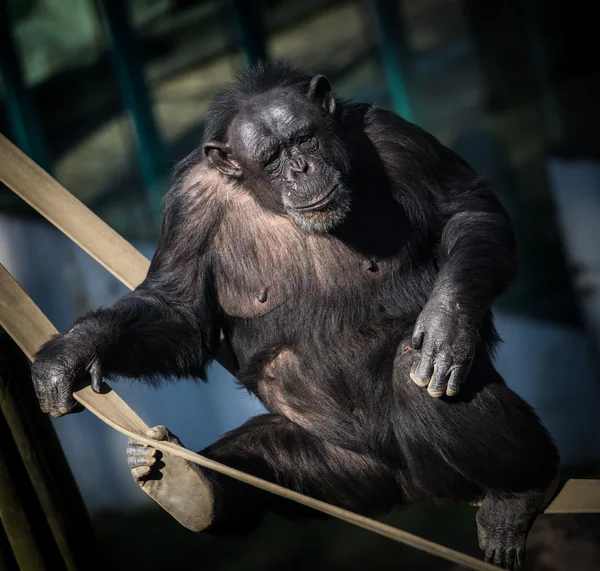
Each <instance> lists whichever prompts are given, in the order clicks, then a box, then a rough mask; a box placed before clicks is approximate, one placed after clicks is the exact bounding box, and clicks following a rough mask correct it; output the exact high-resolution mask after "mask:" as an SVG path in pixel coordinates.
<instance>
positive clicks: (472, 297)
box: [411, 180, 516, 396]
mask: <svg viewBox="0 0 600 571" xmlns="http://www.w3.org/2000/svg"><path fill="white" fill-rule="evenodd" d="M449 194H450V196H448V197H447V198H446V200H447V203H446V205H445V206H446V210H449V211H450V212H449V213H448V214H447V215H446V217H445V219H444V222H443V226H442V233H441V238H440V241H439V253H438V260H437V262H438V268H439V271H438V275H437V278H436V280H435V285H434V288H433V291H432V293H431V295H430V296H429V300H428V301H427V303H426V305H425V307H424V308H423V311H422V312H421V314H420V315H419V317H418V319H417V322H416V324H415V328H414V331H413V341H412V342H413V347H414V348H415V349H420V351H421V355H420V360H419V361H417V362H416V363H415V364H414V366H413V369H412V371H411V377H412V378H413V380H414V381H415V382H416V383H417V384H419V385H420V386H428V392H429V394H431V395H432V396H442V395H443V394H444V393H445V394H447V395H448V396H454V395H455V394H456V393H457V392H458V390H459V388H460V385H461V383H462V382H463V381H464V380H465V378H466V376H467V374H468V372H469V369H470V366H471V362H472V359H473V356H474V354H475V349H476V347H477V345H478V343H479V340H480V339H479V331H480V328H481V325H482V323H483V321H484V318H485V316H486V315H487V314H488V311H489V308H490V306H491V304H492V302H493V301H494V300H495V299H496V298H497V297H498V296H499V295H500V294H501V293H502V292H503V291H504V290H505V288H506V285H507V284H508V283H509V282H510V281H511V280H512V279H513V278H514V277H515V274H516V248H515V242H514V236H513V233H512V228H511V224H510V221H509V220H508V217H507V215H506V213H505V212H504V210H503V209H502V207H501V206H500V204H499V203H498V201H497V199H496V197H495V196H494V195H493V194H492V192H491V191H490V190H489V189H488V188H487V187H486V186H485V185H484V184H483V183H481V182H480V181H477V180H473V181H472V183H471V184H467V185H465V186H461V187H454V190H453V192H452V193H449Z"/></svg>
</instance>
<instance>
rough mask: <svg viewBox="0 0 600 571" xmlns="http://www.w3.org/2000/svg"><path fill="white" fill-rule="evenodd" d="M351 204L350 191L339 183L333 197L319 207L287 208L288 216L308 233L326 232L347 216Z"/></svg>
mask: <svg viewBox="0 0 600 571" xmlns="http://www.w3.org/2000/svg"><path fill="white" fill-rule="evenodd" d="M351 205H352V200H351V193H350V191H349V190H348V189H347V188H346V187H345V186H341V185H339V186H338V188H337V189H336V191H335V196H334V197H333V199H332V200H331V201H330V202H329V203H328V204H326V205H325V206H323V207H321V208H315V209H314V210H309V211H302V212H300V211H298V210H294V209H291V208H290V209H288V214H289V216H290V218H291V219H292V220H293V221H294V222H295V223H296V225H297V226H298V227H299V228H301V229H302V230H304V231H305V232H308V233H309V234H327V233H328V232H331V231H332V230H334V229H335V228H337V227H338V226H339V225H340V224H341V223H342V222H343V221H344V220H345V219H346V217H347V216H348V213H349V212H350V207H351Z"/></svg>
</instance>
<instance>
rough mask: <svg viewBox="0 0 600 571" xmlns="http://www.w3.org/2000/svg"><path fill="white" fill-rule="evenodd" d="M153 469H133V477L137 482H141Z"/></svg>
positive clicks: (141, 467)
mask: <svg viewBox="0 0 600 571" xmlns="http://www.w3.org/2000/svg"><path fill="white" fill-rule="evenodd" d="M151 471H152V468H151V467H150V466H138V467H137V468H132V469H131V475H132V476H133V479H134V480H135V481H136V482H139V481H141V480H143V479H144V478H146V477H147V476H148V475H150V472H151Z"/></svg>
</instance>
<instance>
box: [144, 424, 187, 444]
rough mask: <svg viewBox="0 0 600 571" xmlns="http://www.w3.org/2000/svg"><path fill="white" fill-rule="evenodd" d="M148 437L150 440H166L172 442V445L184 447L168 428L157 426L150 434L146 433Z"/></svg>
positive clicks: (149, 431)
mask: <svg viewBox="0 0 600 571" xmlns="http://www.w3.org/2000/svg"><path fill="white" fill-rule="evenodd" d="M146 436H147V437H148V438H152V439H153V440H159V441H165V440H166V441H167V442H171V443H172V444H177V445H179V446H183V444H182V443H181V440H179V438H177V436H175V435H174V434H173V433H172V432H171V431H170V430H169V429H168V428H167V427H166V426H162V425H159V426H155V427H154V428H151V429H150V430H148V432H146Z"/></svg>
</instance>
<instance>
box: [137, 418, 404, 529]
mask: <svg viewBox="0 0 600 571" xmlns="http://www.w3.org/2000/svg"><path fill="white" fill-rule="evenodd" d="M134 449H135V443H132V445H130V447H129V449H128V450H129V451H128V454H129V462H130V466H131V467H132V473H133V475H134V477H137V478H138V479H139V480H138V481H140V482H141V484H140V485H142V483H143V485H142V489H143V490H144V491H146V492H147V493H149V495H151V496H152V497H153V498H155V499H156V500H157V501H158V502H159V503H160V504H161V505H163V507H165V509H167V511H169V513H171V514H172V515H174V517H175V518H176V519H177V520H178V521H180V522H181V523H182V524H183V525H186V527H189V528H190V529H194V530H195V531H200V529H199V527H200V525H203V526H204V527H202V529H205V528H206V531H208V532H211V533H215V534H217V533H219V534H220V533H245V532H248V531H251V530H252V529H254V528H255V527H257V526H258V525H259V524H260V522H261V520H262V518H263V517H264V515H265V513H266V512H267V511H273V512H275V513H279V514H281V515H284V516H287V517H291V518H295V517H304V516H307V515H314V514H315V512H313V511H312V510H308V509H307V508H305V507H303V506H299V505H298V504H295V503H293V502H289V501H287V500H283V499H281V498H278V497H276V496H273V495H272V494H267V493H266V492H262V491H260V490H257V489H255V488H252V487H250V486H247V485H245V484H242V483H240V482H237V481H236V480H233V479H231V478H228V477H227V476H221V475H220V474H217V473H215V472H210V471H205V470H203V469H202V468H199V467H197V466H189V465H188V463H187V462H185V463H184V464H183V465H182V466H180V467H176V468H173V469H171V470H170V472H169V473H167V471H166V470H167V468H169V467H170V463H171V460H177V459H175V458H166V457H164V458H163V459H162V462H160V461H158V460H156V459H155V458H154V457H153V456H152V455H151V454H152V453H153V451H152V449H149V452H150V453H149V454H146V455H144V456H143V458H144V460H134V458H139V457H140V456H139V454H137V455H136V453H134ZM201 454H203V455H205V456H207V457H209V458H212V459H214V460H217V461H219V462H222V463H223V464H226V465H228V466H232V467H234V468H239V469H240V470H244V471H246V472H249V473H251V474H254V475H256V476H259V477H261V478H264V479H266V480H270V481H272V482H276V483H278V484H281V485H283V486H286V487H288V488H291V489H293V490H296V491H298V492H302V493H304V494H307V495H309V496H312V497H315V498H318V499H321V500H324V501H327V502H330V503H334V504H336V505H339V506H342V507H345V508H348V509H351V510H353V511H357V512H360V513H364V514H369V515H376V514H381V513H384V512H386V511H388V510H389V509H391V508H392V506H393V505H394V504H395V503H397V501H398V498H399V495H398V493H397V490H398V488H397V484H396V483H395V481H394V478H393V476H392V472H391V470H389V469H388V468H387V467H386V466H385V465H384V464H382V463H380V462H379V461H376V460H374V459H372V458H369V457H366V456H363V455H360V454H357V453H355V452H350V451H348V450H345V449H343V448H339V447H336V446H333V445H330V444H328V443H325V442H323V441H321V440H319V439H318V438H316V437H314V436H312V435H310V434H309V433H307V432H306V431H305V430H304V429H302V428H300V427H299V426H297V425H296V424H294V423H292V422H291V421H289V420H287V419H286V418H284V417H281V416H278V415H274V414H267V415H262V416H258V417H255V418H253V419H252V420H250V421H249V422H247V423H246V424H244V425H242V426H241V427H239V428H237V429H236V430H233V431H232V432H229V433H228V434H226V435H225V436H224V437H223V438H222V439H221V440H219V441H218V442H216V443H215V444H213V445H212V446H210V447H209V448H207V449H206V450H204V451H202V452H201ZM161 464H163V466H161ZM140 468H141V469H140ZM158 472H162V473H163V474H162V477H160V479H158V478H159V476H157V474H158ZM171 477H172V478H173V479H171V480H170V481H168V480H169V478H171ZM150 478H152V479H150ZM144 482H145V483H144ZM149 482H151V484H150V486H148V483H149ZM192 491H193V492H194V493H193V494H191V492H192ZM196 504H197V505H196ZM195 509H197V510H198V511H200V512H202V515H201V516H196V517H194V513H195ZM190 523H191V524H192V525H189V524H190ZM199 524H200V525H199Z"/></svg>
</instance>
